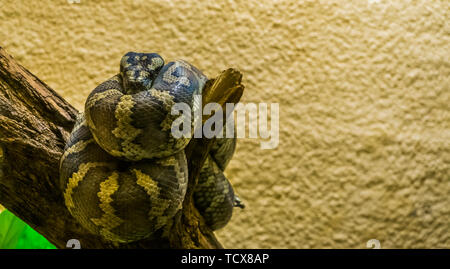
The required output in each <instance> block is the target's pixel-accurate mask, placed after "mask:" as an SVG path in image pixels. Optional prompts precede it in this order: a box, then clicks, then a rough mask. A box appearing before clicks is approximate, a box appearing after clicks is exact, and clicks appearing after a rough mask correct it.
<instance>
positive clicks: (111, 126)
mask: <svg viewBox="0 0 450 269" xmlns="http://www.w3.org/2000/svg"><path fill="white" fill-rule="evenodd" d="M206 81H207V77H206V76H205V75H203V74H202V72H200V71H199V70H198V69H197V68H195V67H194V66H192V65H191V64H189V63H187V62H185V61H181V60H178V61H175V62H170V63H168V64H166V65H164V61H163V59H162V58H161V57H160V56H159V55H158V54H155V53H135V52H129V53H127V54H125V55H124V56H123V57H122V59H121V63H120V73H119V74H118V75H116V76H114V77H112V78H110V79H108V80H107V81H105V82H103V83H101V84H100V85H99V86H97V87H96V88H95V89H94V90H93V91H92V92H91V93H90V94H89V96H88V98H87V100H86V103H85V111H84V113H82V114H80V115H79V117H78V119H77V122H76V124H75V126H74V129H73V130H72V132H71V134H70V138H69V140H68V142H67V145H66V148H65V151H64V154H63V156H62V157H61V162H60V183H61V188H62V190H63V195H64V200H65V204H66V206H67V208H68V210H69V211H70V213H71V214H72V215H73V216H74V217H75V219H77V220H78V221H79V222H80V223H81V225H82V226H84V227H85V228H86V229H88V230H89V231H90V232H92V233H95V234H100V235H101V236H103V237H104V238H105V239H107V240H110V241H115V242H132V241H136V240H139V239H143V238H146V237H149V236H151V235H152V234H154V233H155V232H158V231H160V232H161V235H162V236H167V233H168V231H169V229H170V227H171V225H172V223H173V218H174V216H175V215H176V214H177V213H178V212H179V211H180V209H181V206H182V202H183V199H184V196H185V193H186V189H187V178H188V169H187V161H186V156H185V153H184V150H183V149H184V147H186V145H187V144H188V142H189V140H190V138H184V137H181V138H179V139H175V138H174V137H173V136H172V135H171V125H172V122H173V121H174V120H175V117H174V116H173V115H171V107H172V106H173V104H175V103H181V102H182V103H186V104H188V105H189V106H190V108H191V109H192V111H193V112H194V111H195V110H196V109H199V104H197V103H196V102H194V98H193V96H194V95H196V94H202V89H203V87H204V85H205V83H206ZM191 122H192V124H194V123H193V121H191ZM235 144H236V140H235V138H217V139H216V142H215V144H214V145H213V147H212V149H211V151H210V154H209V156H208V158H207V160H206V162H205V164H204V166H203V167H202V169H201V172H200V176H199V180H198V184H197V185H196V188H195V190H194V204H195V206H196V207H197V209H198V210H199V212H200V214H201V215H202V216H203V217H204V219H205V221H206V224H207V225H209V226H210V227H211V228H212V229H218V228H221V227H223V226H224V225H226V224H227V222H228V221H229V220H230V218H231V215H232V210H233V206H240V201H239V198H237V197H236V196H235V195H234V191H233V188H232V186H231V184H230V182H229V181H228V180H227V179H226V178H225V176H224V174H223V171H224V169H225V167H226V166H227V164H228V161H229V160H230V159H231V157H232V155H233V153H234V150H235Z"/></svg>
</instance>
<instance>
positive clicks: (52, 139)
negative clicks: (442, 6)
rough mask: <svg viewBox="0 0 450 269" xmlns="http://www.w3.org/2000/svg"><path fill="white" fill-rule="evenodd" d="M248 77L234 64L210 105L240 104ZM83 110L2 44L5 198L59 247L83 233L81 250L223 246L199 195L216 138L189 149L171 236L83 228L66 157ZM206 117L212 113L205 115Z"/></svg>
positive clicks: (1, 192)
mask: <svg viewBox="0 0 450 269" xmlns="http://www.w3.org/2000/svg"><path fill="white" fill-rule="evenodd" d="M241 78H242V75H241V74H240V73H239V72H238V71H236V70H233V69H228V70H226V71H224V72H222V74H220V75H219V76H218V78H216V79H215V80H210V81H208V83H207V86H206V87H205V90H204V94H203V101H204V102H203V103H204V104H205V103H207V102H217V103H219V104H221V105H222V106H223V107H224V106H225V103H227V102H228V103H237V102H239V99H240V97H241V96H242V93H243V89H244V87H243V86H242V85H241V84H240V83H241ZM77 113H78V112H77V110H76V109H75V108H73V107H72V106H71V105H70V104H69V103H68V102H66V101H65V100H64V99H63V98H62V97H60V96H59V95H58V94H57V93H56V92H55V91H53V90H52V89H51V88H50V87H48V86H47V85H46V84H45V83H44V82H42V81H41V80H40V79H39V78H37V77H36V76H34V75H33V74H32V73H30V72H29V71H28V70H26V69H25V68H24V67H22V66H21V65H20V64H18V63H17V62H16V61H15V60H14V59H13V58H12V57H11V56H10V55H8V54H7V53H6V51H5V50H4V49H3V48H1V47H0V204H3V205H4V206H5V207H6V208H7V209H8V210H10V211H11V212H12V213H14V214H15V215H16V216H18V217H19V218H20V219H22V220H23V221H25V222H26V223H28V224H29V225H30V226H31V227H32V228H33V229H35V230H36V231H38V232H39V233H40V234H42V235H43V236H44V237H45V238H47V239H48V240H49V241H50V242H51V243H53V244H54V245H55V246H56V247H58V248H65V247H66V243H67V241H68V240H69V239H77V240H79V241H80V243H81V247H82V248H221V247H222V246H221V244H220V243H219V242H218V240H217V239H216V237H215V236H214V233H213V232H212V231H211V229H209V227H207V226H206V225H205V222H204V220H203V218H202V217H201V215H200V214H199V213H198V211H197V210H196V209H195V207H194V204H193V199H192V193H193V189H194V187H195V184H196V181H197V177H198V175H199V173H200V168H201V166H202V165H203V163H204V161H205V159H206V156H207V155H208V152H209V148H210V147H211V143H212V140H211V139H206V138H199V139H192V140H191V142H190V143H189V145H188V146H187V147H186V149H185V152H186V157H187V159H188V166H189V184H188V190H187V194H186V198H185V200H184V202H183V209H182V213H181V214H180V215H179V216H177V218H176V220H175V223H174V225H173V227H172V230H171V233H170V236H169V238H158V237H153V238H148V239H144V240H141V241H138V242H133V243H130V244H113V243H111V242H108V241H106V240H104V239H102V238H101V237H100V236H98V235H93V234H91V233H90V232H88V231H87V230H86V229H84V228H83V227H82V226H81V225H80V224H78V222H77V221H76V220H75V219H74V218H73V217H72V216H71V215H70V213H69V211H68V210H67V208H66V207H65V205H64V200H63V197H62V192H61V190H60V186H59V183H58V182H59V170H58V168H59V159H60V157H61V155H62V153H63V149H64V145H65V143H66V140H67V138H68V136H69V133H70V131H71V129H72V127H73V125H74V123H75V117H76V114H77ZM204 120H205V119H204Z"/></svg>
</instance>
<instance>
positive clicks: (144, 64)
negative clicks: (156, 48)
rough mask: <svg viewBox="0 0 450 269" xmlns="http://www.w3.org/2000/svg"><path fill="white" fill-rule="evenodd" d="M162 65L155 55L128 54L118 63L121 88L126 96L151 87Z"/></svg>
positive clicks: (160, 59)
mask: <svg viewBox="0 0 450 269" xmlns="http://www.w3.org/2000/svg"><path fill="white" fill-rule="evenodd" d="M163 65H164V60H163V58H162V57H161V56H159V54H157V53H137V52H128V53H127V54H125V55H124V56H123V57H122V59H121V61H120V73H121V75H122V79H123V88H124V89H125V91H126V93H127V94H133V93H137V92H139V91H142V90H143V89H150V88H151V87H152V84H153V81H154V80H155V77H156V76H157V75H158V73H159V71H160V70H161V68H162V67H163Z"/></svg>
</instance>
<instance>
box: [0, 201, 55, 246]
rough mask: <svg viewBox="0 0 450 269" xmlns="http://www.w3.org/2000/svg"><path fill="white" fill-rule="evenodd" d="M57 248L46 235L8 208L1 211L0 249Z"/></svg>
mask: <svg viewBox="0 0 450 269" xmlns="http://www.w3.org/2000/svg"><path fill="white" fill-rule="evenodd" d="M13 248H15V249H55V248H56V247H55V246H54V245H52V244H51V243H50V242H48V240H47V239H45V237H43V236H42V235H41V234H39V233H38V232H36V231H35V230H33V228H31V227H30V226H28V225H27V224H26V223H25V222H23V221H22V220H21V219H19V218H18V217H16V216H14V214H12V213H11V212H9V211H8V210H5V211H3V212H2V213H0V249H13Z"/></svg>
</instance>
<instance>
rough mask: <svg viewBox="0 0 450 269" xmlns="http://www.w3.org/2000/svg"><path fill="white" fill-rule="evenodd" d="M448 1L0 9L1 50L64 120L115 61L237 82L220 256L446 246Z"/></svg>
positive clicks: (32, 4) (86, 0) (449, 188)
mask: <svg viewBox="0 0 450 269" xmlns="http://www.w3.org/2000/svg"><path fill="white" fill-rule="evenodd" d="M449 17H450V2H449V1H446V0H442V1H406V0H405V1H386V0H378V1H377V0H371V1H362V0H361V1H343V0H342V1H295V0H292V1H258V0H252V1H236V2H234V1H209V2H202V3H199V2H197V1H190V2H189V1H187V2H184V1H183V2H181V1H143V0H141V1H139V0H134V1H133V0H130V1H117V0H108V1H106V0H99V1H93V0H80V3H79V4H69V3H68V2H67V1H66V0H58V1H54V0H39V1H37V0H33V1H25V0H21V1H12V0H0V46H3V47H4V48H5V49H6V50H7V51H8V52H9V53H10V54H12V55H13V56H14V57H15V58H16V59H17V60H19V61H20V62H21V63H22V64H23V65H24V66H25V67H27V68H28V69H29V70H30V71H31V72H33V73H34V74H36V75H37V76H38V77H39V78H41V79H42V80H43V81H45V82H46V83H47V84H49V85H50V86H51V87H52V88H54V89H55V90H56V91H57V92H58V93H60V94H61V95H62V96H63V97H65V98H66V99H67V100H68V101H69V102H71V103H72V104H74V105H75V107H77V108H78V109H82V108H83V104H84V100H85V98H86V97H87V95H88V93H89V92H90V91H91V90H92V89H93V88H94V87H95V86H96V85H97V84H99V83H100V82H102V81H104V80H105V79H107V78H109V77H111V76H112V75H114V74H115V73H117V72H118V68H119V60H120V58H121V56H122V55H123V54H124V53H126V52H127V51H133V50H134V51H142V52H144V51H145V52H158V53H160V54H161V55H162V56H163V57H164V58H165V60H166V62H168V61H170V60H173V59H176V58H182V59H185V60H187V61H189V62H191V63H192V64H194V65H195V66H197V67H199V68H200V69H201V70H203V71H204V72H205V73H206V74H207V75H208V76H215V75H217V74H218V72H220V71H221V70H223V69H225V68H228V67H236V68H238V69H240V70H241V71H242V72H243V74H244V81H243V82H244V84H245V86H246V90H245V93H244V96H243V98H242V102H243V103H248V102H255V103H259V102H266V103H279V106H280V123H279V124H280V125H279V126H280V127H279V128H280V143H279V146H278V147H277V148H276V149H273V150H262V149H260V147H259V144H260V141H259V140H258V139H240V140H239V141H238V147H237V152H236V154H235V157H234V159H233V160H232V161H231V163H230V165H229V167H228V169H227V171H226V173H227V175H228V177H229V178H230V180H231V181H232V183H233V184H234V187H235V190H236V191H237V192H238V193H239V195H240V196H241V198H242V199H243V200H244V201H245V203H246V205H247V207H246V209H245V210H243V211H240V210H236V211H235V213H234V216H233V218H232V221H231V222H230V224H229V225H228V226H226V227H225V228H224V229H222V230H220V231H218V232H217V235H218V237H219V239H220V241H221V242H222V243H223V244H224V245H225V247H228V248H330V247H334V248H365V247H366V242H367V240H369V239H371V238H375V239H378V240H379V241H380V242H381V247H382V248H449V247H450V231H449V230H450V229H449V228H450V195H449V194H450V143H449V141H450V108H449V101H450V89H449V87H450V86H449V85H450V26H449V23H448V21H449V19H450V18H449Z"/></svg>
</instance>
